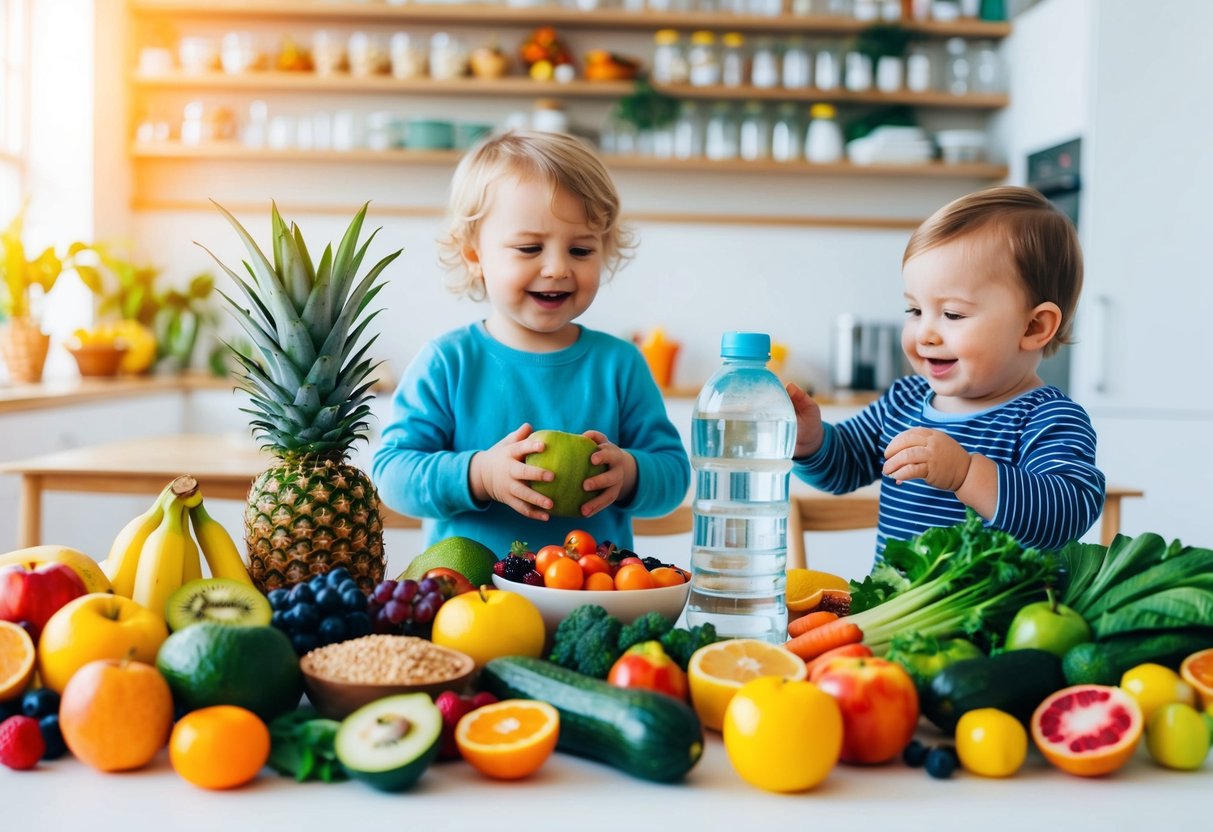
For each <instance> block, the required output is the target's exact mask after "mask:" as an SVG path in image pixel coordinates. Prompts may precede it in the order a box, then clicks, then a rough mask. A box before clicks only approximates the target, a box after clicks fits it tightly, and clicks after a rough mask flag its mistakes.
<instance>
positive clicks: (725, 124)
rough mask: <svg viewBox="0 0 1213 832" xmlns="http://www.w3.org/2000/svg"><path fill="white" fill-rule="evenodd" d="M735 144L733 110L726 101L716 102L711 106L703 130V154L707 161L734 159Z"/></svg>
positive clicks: (734, 117) (735, 122) (735, 155)
mask: <svg viewBox="0 0 1213 832" xmlns="http://www.w3.org/2000/svg"><path fill="white" fill-rule="evenodd" d="M737 142H738V136H737V118H736V116H735V115H734V113H733V108H732V106H731V105H730V104H729V102H727V101H718V102H716V104H714V105H713V106H712V114H711V116H710V117H709V118H708V123H707V127H706V128H705V130H704V138H703V153H704V155H705V156H707V157H708V158H709V159H715V160H726V159H736V158H737Z"/></svg>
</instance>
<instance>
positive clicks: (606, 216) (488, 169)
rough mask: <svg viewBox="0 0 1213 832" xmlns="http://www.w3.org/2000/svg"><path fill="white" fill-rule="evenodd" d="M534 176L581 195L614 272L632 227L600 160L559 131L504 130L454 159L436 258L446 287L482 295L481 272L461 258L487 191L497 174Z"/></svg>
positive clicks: (625, 250)
mask: <svg viewBox="0 0 1213 832" xmlns="http://www.w3.org/2000/svg"><path fill="white" fill-rule="evenodd" d="M509 174H513V175H514V176H518V177H520V178H523V179H528V178H529V179H538V180H540V181H543V182H547V183H548V184H550V185H551V186H552V198H553V200H554V199H555V194H556V191H557V190H558V189H563V190H565V191H568V192H569V193H571V194H572V195H573V196H575V197H577V198H578V199H580V200H581V203H582V205H583V206H584V207H585V216H586V220H587V222H588V223H589V225H590V227H591V228H593V229H594V230H595V231H597V232H600V233H601V234H602V249H603V250H602V256H603V263H604V264H605V266H606V269H607V272H608V273H609V274H614V273H615V272H616V271H617V270H618V269H619V267H620V265H622V263H623V261H624V260H625V259H627V258H628V257H630V256H631V253H630V252H631V249H632V248H633V246H634V243H633V240H632V233H631V231H630V230H629V229H627V228H626V227H624V226H623V225H622V223H621V222H620V218H619V193H618V191H616V189H615V183H614V182H612V181H611V176H610V174H609V173H607V169H606V167H605V166H604V165H603V164H602V161H601V160H600V159H599V158H598V157H597V156H596V155H595V154H594V152H593V151H592V150H591V149H590V148H589V147H587V146H586V145H585V144H584V143H583V142H581V141H580V140H578V139H575V138H573V137H572V136H569V135H567V134H564V133H546V132H539V131H533V130H509V131H506V132H504V133H500V134H497V135H494V136H490V137H489V138H487V139H485V140H484V141H483V142H481V143H480V144H479V145H477V146H476V147H474V148H472V149H471V150H470V151H468V153H467V154H466V155H465V156H464V157H463V158H462V159H461V160H460V161H459V165H458V167H456V168H455V175H454V177H453V178H452V180H451V198H450V204H449V205H448V208H447V230H446V234H445V235H444V236H443V237H442V238H440V239H439V240H438V246H439V258H438V259H439V260H440V261H441V262H442V264H443V265H444V266H446V267H447V268H448V269H449V270H450V271H451V272H452V274H451V277H450V278H449V279H448V280H447V287H448V288H449V289H450V290H451V291H452V292H454V293H455V294H458V295H467V296H468V297H471V298H473V299H474V300H483V299H484V297H485V290H484V276H483V275H482V274H479V273H472V272H471V271H470V270H469V269H468V268H467V265H466V263H465V262H464V260H463V249H464V247H465V246H467V245H468V244H469V243H471V242H472V241H473V240H474V239H475V237H476V233H477V231H478V230H479V228H480V221H481V220H482V219H483V218H484V215H485V212H486V211H487V209H488V201H489V192H490V189H491V188H492V186H493V185H494V184H495V183H496V182H498V181H500V179H501V178H502V177H503V176H506V175H509Z"/></svg>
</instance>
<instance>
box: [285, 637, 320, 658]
mask: <svg viewBox="0 0 1213 832" xmlns="http://www.w3.org/2000/svg"><path fill="white" fill-rule="evenodd" d="M291 646H292V647H294V648H295V653H296V654H298V655H300V656H302V655H303V654H304V653H309V652H311V651H312V650H315V649H316V648H317V647H319V646H320V636H318V635H316V634H315V633H295V634H294V635H292V636H291Z"/></svg>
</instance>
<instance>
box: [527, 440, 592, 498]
mask: <svg viewBox="0 0 1213 832" xmlns="http://www.w3.org/2000/svg"><path fill="white" fill-rule="evenodd" d="M531 438H532V439H538V440H539V441H541V442H542V443H543V450H542V451H539V452H538V453H533V454H527V457H526V464H527V465H537V466H539V467H540V468H546V469H547V470H549V471H551V472H552V473H554V474H555V475H556V477H555V478H554V479H553V480H552V481H551V482H542V481H538V480H536V481H534V482H532V483H531V488H534V489H535V490H536V491H538V492H539V493H540V494H542V495H543V496H545V497H547V498H549V499H550V500H551V501H552V510H551V513H552V515H554V516H556V517H580V516H581V507H582V506H583V505H585V504H586V503H587V502H589V501H590V499H591V498H593V497H594V495H596V494H597V493H598V492H597V491H586V490H585V488H584V487H582V483H584V482H585V481H586V480H588V479H589V478H590V477H594V476H597V475H598V474H601V473H602V472H603V471H605V470H606V466H605V465H594V464H593V463H591V462H590V455H591V454H593V453H594V451H596V450H598V445H596V444H595V443H594V441H593V440H592V439H589V438H587V437H585V436H582V435H581V434H578V433H565V432H564V431H559V430H537V431H535V432H534V433H532V434H531Z"/></svg>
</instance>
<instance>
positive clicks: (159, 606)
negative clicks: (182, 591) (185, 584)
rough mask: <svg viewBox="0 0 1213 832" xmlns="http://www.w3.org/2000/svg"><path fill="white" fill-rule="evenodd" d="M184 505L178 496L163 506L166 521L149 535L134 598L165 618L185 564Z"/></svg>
mask: <svg viewBox="0 0 1213 832" xmlns="http://www.w3.org/2000/svg"><path fill="white" fill-rule="evenodd" d="M185 511H186V507H185V504H184V503H182V502H181V501H180V500H178V499H177V497H176V496H172V497H170V498H169V501H168V504H167V505H166V506H165V507H164V519H163V520H162V521H161V523H160V525H159V526H157V527H156V528H155V530H154V531H153V532H152V533H151V534H150V535H148V537H147V540H146V541H145V542H144V544H143V551H142V552H140V554H139V569H138V571H137V572H136V573H135V590H134V592H133V593H132V594H131V598H132V599H133V600H134V601H135V602H136V603H139V604H142V605H143V606H145V607H147V608H148V609H149V610H151V611H152V612H154V613H156V615H159V616H160V617H161V618H164V617H165V615H166V609H167V607H168V599H169V596H170V595H172V594H173V593H174V592H176V591H177V589H178V588H180V586H181V574H182V570H183V568H184V564H185V548H186V547H185Z"/></svg>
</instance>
